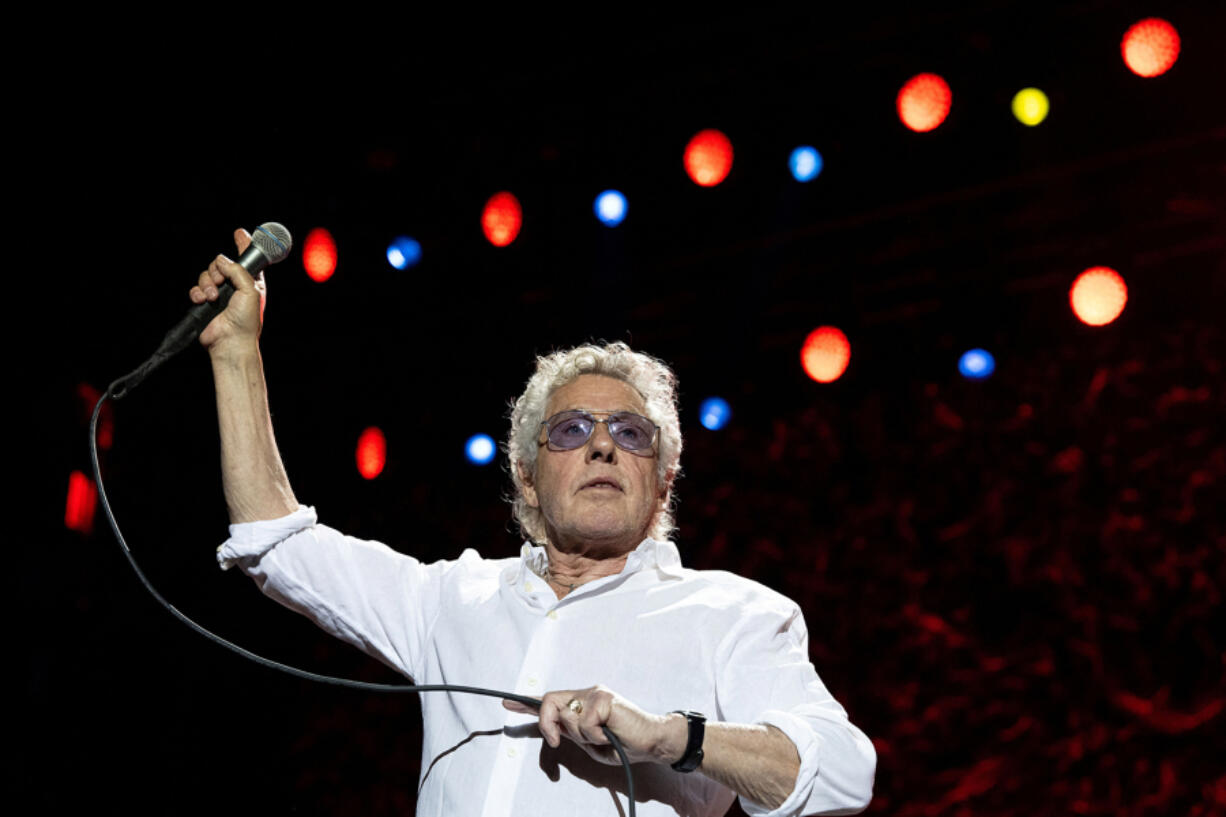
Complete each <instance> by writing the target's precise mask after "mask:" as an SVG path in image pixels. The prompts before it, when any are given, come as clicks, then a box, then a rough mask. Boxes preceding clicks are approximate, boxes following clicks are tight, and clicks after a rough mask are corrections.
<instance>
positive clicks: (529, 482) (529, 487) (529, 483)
mask: <svg viewBox="0 0 1226 817" xmlns="http://www.w3.org/2000/svg"><path fill="white" fill-rule="evenodd" d="M515 467H516V470H518V471H519V484H520V489H521V490H522V491H523V492H524V501H525V502H527V503H528V507H530V508H539V507H541V503H539V502H537V500H536V485H535V484H534V483H533V477H532V472H531V471H529V470H528V469H527V468H526V467H525V466H524V463H523V460H520V461H519V462H517V463H515Z"/></svg>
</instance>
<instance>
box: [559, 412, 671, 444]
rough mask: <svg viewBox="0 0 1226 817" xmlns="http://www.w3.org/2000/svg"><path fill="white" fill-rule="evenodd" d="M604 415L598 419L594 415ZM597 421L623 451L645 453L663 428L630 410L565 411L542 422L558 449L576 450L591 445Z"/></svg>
mask: <svg viewBox="0 0 1226 817" xmlns="http://www.w3.org/2000/svg"><path fill="white" fill-rule="evenodd" d="M594 414H600V415H604V419H603V420H598V419H596V418H595V417H593V416H592V415H594ZM597 423H604V424H605V425H606V426H607V427H608V429H609V436H610V437H612V438H613V442H614V443H616V444H617V447H618V448H620V449H622V450H623V451H629V452H631V453H632V454H641V453H642V452H644V451H648V450H650V449H651V447H652V446H653V445H655V443H656V438H657V437H658V436H659V434H660V427H659V426H657V425H656V424H655V423H653V422H652V421H651V420H648V419H647V418H646V417H642V416H640V415H638V414H632V413H630V412H628V411H562V412H558V413H557V414H555V415H553V416H552V417H550V418H549V419H548V420H546V421H545V422H543V423H541V425H542V426H544V428H545V439H544V440H543V441H542V444H544V443H547V444H548V445H549V448H550V449H551V450H554V451H573V450H574V449H576V448H579V447H581V446H583V445H586V444H587V441H588V440H590V439H591V438H592V432H594V431H595V430H596V424H597Z"/></svg>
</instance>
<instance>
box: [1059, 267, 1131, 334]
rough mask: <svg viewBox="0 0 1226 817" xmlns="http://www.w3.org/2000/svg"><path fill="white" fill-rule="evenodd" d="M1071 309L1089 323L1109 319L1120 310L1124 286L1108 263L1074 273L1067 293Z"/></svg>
mask: <svg viewBox="0 0 1226 817" xmlns="http://www.w3.org/2000/svg"><path fill="white" fill-rule="evenodd" d="M1068 297H1069V303H1070V304H1071V305H1072V307H1073V313H1074V314H1075V315H1076V316H1077V317H1078V318H1079V319H1080V320H1081V321H1082V322H1083V323H1087V324H1089V325H1090V326H1103V325H1105V324H1108V323H1111V321H1113V320H1115V319H1116V318H1118V317H1119V316H1120V313H1121V312H1123V311H1124V304H1125V303H1127V302H1128V287H1127V286H1126V285H1125V284H1124V277H1123V276H1122V275H1120V274H1119V273H1118V272H1116V271H1115V270H1113V269H1111V268H1110V267H1090V268H1089V269H1088V270H1086V271H1085V272H1083V273H1081V274H1080V275H1078V276H1077V280H1075V281H1073V286H1072V287H1071V288H1070V289H1069V293H1068Z"/></svg>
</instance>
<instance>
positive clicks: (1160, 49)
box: [1120, 17, 1179, 77]
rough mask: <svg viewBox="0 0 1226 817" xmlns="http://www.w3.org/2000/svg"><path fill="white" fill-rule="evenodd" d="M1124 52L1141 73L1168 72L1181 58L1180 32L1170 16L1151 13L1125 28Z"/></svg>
mask: <svg viewBox="0 0 1226 817" xmlns="http://www.w3.org/2000/svg"><path fill="white" fill-rule="evenodd" d="M1120 53H1122V54H1123V55H1124V64H1125V65H1127V66H1128V68H1129V70H1131V71H1132V72H1133V73H1134V74H1136V75H1137V76H1141V77H1156V76H1158V75H1159V74H1165V73H1166V72H1167V71H1168V70H1170V67H1171V66H1172V65H1174V64H1175V60H1177V59H1178V58H1179V32H1178V31H1176V30H1175V26H1173V25H1171V24H1170V23H1168V22H1167V21H1166V20H1161V19H1159V18H1157V17H1150V18H1148V19H1146V20H1142V21H1141V22H1139V23H1135V24H1134V25H1133V26H1132V28H1130V29H1128V30H1127V31H1126V32H1124V39H1123V40H1122V41H1121V42H1120Z"/></svg>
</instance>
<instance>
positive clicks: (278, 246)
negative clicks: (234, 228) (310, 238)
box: [251, 221, 294, 264]
mask: <svg viewBox="0 0 1226 817" xmlns="http://www.w3.org/2000/svg"><path fill="white" fill-rule="evenodd" d="M251 243H252V244H254V245H255V246H256V247H258V248H259V250H260V252H262V253H263V254H264V257H265V258H267V259H268V263H270V264H275V263H277V262H278V261H284V260H285V257H286V256H287V255H289V251H290V248H291V247H293V246H294V239H292V238H291V237H290V234H289V230H287V229H285V228H284V227H283V226H281V225H280V224H278V223H277V222H275V221H266V222H264V223H263V224H261V225H260V226H259V227H256V228H255V232H254V233H252V234H251Z"/></svg>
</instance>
